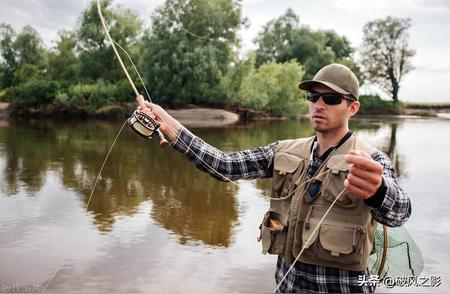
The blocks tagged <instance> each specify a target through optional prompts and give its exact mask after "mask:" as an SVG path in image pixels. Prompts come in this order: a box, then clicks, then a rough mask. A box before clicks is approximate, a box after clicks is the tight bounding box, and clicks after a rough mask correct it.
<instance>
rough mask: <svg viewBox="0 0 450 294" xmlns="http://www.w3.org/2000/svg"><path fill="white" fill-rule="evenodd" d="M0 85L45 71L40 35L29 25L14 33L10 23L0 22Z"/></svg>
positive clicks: (22, 79)
mask: <svg viewBox="0 0 450 294" xmlns="http://www.w3.org/2000/svg"><path fill="white" fill-rule="evenodd" d="M0 30H1V33H0V34H1V36H0V38H1V40H0V51H1V56H2V62H1V69H2V80H1V86H2V87H4V88H7V87H11V86H14V85H15V84H18V83H21V82H26V81H27V80H29V79H31V78H33V77H37V76H42V74H43V73H44V72H45V66H46V59H45V53H46V49H45V47H44V45H43V42H42V40H41V37H40V36H39V34H38V33H37V31H36V30H35V29H33V28H32V27H31V26H25V27H24V28H23V30H22V31H21V32H20V34H18V35H16V33H15V32H14V30H13V29H12V28H11V26H10V25H6V24H1V25H0Z"/></svg>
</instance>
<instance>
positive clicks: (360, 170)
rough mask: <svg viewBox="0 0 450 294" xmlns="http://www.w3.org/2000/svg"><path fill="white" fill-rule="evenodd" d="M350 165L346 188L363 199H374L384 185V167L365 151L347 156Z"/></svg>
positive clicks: (354, 152)
mask: <svg viewBox="0 0 450 294" xmlns="http://www.w3.org/2000/svg"><path fill="white" fill-rule="evenodd" d="M345 162H346V163H347V164H349V165H350V167H349V174H348V176H347V179H346V180H345V181H344V185H345V187H346V188H347V189H348V190H349V191H351V192H352V193H353V194H355V195H356V196H358V197H359V198H361V199H368V198H370V197H372V196H373V195H374V194H375V193H376V192H377V190H378V188H380V187H381V185H382V183H383V179H382V177H381V176H382V175H383V166H382V165H381V164H380V163H378V162H376V161H375V160H373V159H372V157H371V156H370V154H368V153H367V152H364V151H356V150H352V151H351V152H350V153H349V154H347V155H346V156H345Z"/></svg>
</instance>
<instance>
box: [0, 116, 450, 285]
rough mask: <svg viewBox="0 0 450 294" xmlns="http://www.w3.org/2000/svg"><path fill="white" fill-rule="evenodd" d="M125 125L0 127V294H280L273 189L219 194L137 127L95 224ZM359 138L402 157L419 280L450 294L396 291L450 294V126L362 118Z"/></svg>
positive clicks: (264, 125) (226, 189) (276, 131)
mask: <svg viewBox="0 0 450 294" xmlns="http://www.w3.org/2000/svg"><path fill="white" fill-rule="evenodd" d="M121 124H122V122H117V123H113V122H100V121H85V122H67V121H46V120H32V121H23V120H9V121H7V120H2V121H0V171H1V172H0V183H1V184H0V187H1V190H0V287H3V288H5V287H11V285H13V286H14V285H16V286H22V287H35V288H34V289H40V290H42V287H43V286H44V285H46V284H47V282H48V281H50V283H49V285H48V288H47V289H46V292H49V293H51V292H59V293H61V292H71V293H92V292H95V293H102V292H118V293H119V292H120V293H124V292H133V293H141V292H142V293H161V292H185V293H194V292H195V293H229V292H258V293H260V292H271V291H272V290H273V288H274V287H275V283H274V278H273V274H274V268H275V261H276V259H275V258H274V257H273V256H268V255H262V254H261V253H260V251H261V245H260V243H258V242H257V241H256V238H257V236H258V234H259V230H258V226H259V223H260V221H261V218H262V215H263V214H264V212H265V211H266V210H267V207H268V195H269V193H270V181H269V180H265V181H262V180H253V181H238V182H237V183H238V185H232V184H230V183H222V182H218V181H216V180H214V179H212V178H211V177H209V176H207V175H206V174H204V173H202V172H200V171H198V170H197V169H195V168H194V167H193V166H192V164H190V163H189V162H188V161H187V160H186V159H185V158H184V157H183V155H181V154H179V153H177V152H176V151H174V150H173V149H171V148H169V149H166V150H163V149H160V148H159V146H158V144H157V142H156V141H146V140H145V139H143V138H141V137H138V136H136V135H135V134H134V133H133V132H132V131H130V130H129V129H128V128H126V129H125V130H124V132H123V133H122V134H121V136H120V137H119V139H118V141H117V144H116V145H115V147H114V149H113V151H112V153H111V156H110V158H109V160H108V161H107V163H106V165H105V169H104V171H103V174H102V177H101V178H100V180H99V183H98V185H97V188H96V190H95V192H94V194H93V197H92V200H91V202H90V203H89V206H88V208H87V210H86V211H85V207H86V204H87V201H88V199H89V195H90V192H91V188H92V185H93V182H94V180H95V177H96V175H97V173H98V171H99V169H100V167H101V164H102V162H103V159H104V157H105V155H106V153H107V151H108V149H109V147H110V144H111V143H112V141H113V140H114V137H115V136H116V134H117V131H118V130H119V128H120V126H121ZM351 129H352V130H353V132H354V133H356V134H357V135H359V136H361V137H363V138H365V139H366V140H367V141H369V142H370V143H372V144H373V145H374V146H376V147H378V148H380V149H381V150H383V151H384V152H386V153H388V154H389V155H390V156H391V158H392V160H393V162H394V165H395V168H396V169H397V172H398V174H399V179H400V182H401V184H402V186H403V187H404V189H405V190H406V191H407V193H408V194H409V195H410V197H411V201H412V211H413V213H412V216H411V218H410V220H409V221H408V222H407V223H406V225H405V228H406V229H407V231H408V232H409V234H410V235H411V237H412V238H413V239H414V241H415V242H416V243H417V245H418V246H419V247H420V249H421V251H422V254H423V257H424V269H423V271H422V273H421V277H429V276H440V277H441V285H440V286H439V287H433V288H432V287H412V288H411V287H410V288H408V289H406V288H403V289H401V288H396V289H395V290H398V291H404V292H430V293H435V292H449V291H450V286H449V285H450V284H449V283H450V279H449V277H448V273H449V270H448V264H450V251H449V249H448V248H450V238H449V236H450V213H449V208H450V197H448V191H450V180H449V175H448V173H449V172H450V170H449V166H450V156H449V155H447V154H445V152H446V151H445V150H447V148H449V149H450V140H449V138H450V136H449V135H450V119H448V117H447V119H446V117H445V116H443V117H442V118H432V119H431V118H430V119H411V118H406V119H392V120H389V119H357V120H355V121H354V122H353V123H352V124H351ZM192 131H193V132H194V133H195V134H197V135H199V136H200V137H202V138H203V139H204V140H205V141H207V142H209V143H210V144H212V145H214V146H216V147H218V148H220V149H222V150H224V151H235V150H242V149H246V148H251V147H255V146H261V145H265V144H268V143H271V142H273V141H276V140H280V139H286V138H294V137H304V136H310V135H312V130H311V128H310V127H309V123H308V122H298V121H280V122H255V123H251V124H240V125H235V126H232V127H227V128H215V129H194V130H192ZM55 273H56V274H55ZM53 274H55V276H54V277H53V278H51V277H52V275H53ZM384 290H386V289H383V288H381V289H380V290H379V292H383V291H384ZM0 292H1V291H0Z"/></svg>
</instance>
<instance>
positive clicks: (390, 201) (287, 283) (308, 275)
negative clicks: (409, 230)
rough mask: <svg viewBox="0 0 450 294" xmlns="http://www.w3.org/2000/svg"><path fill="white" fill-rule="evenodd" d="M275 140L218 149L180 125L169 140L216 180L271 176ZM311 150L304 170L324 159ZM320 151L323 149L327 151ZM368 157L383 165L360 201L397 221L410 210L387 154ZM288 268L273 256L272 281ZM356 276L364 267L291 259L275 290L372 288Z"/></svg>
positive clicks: (381, 218) (378, 216) (384, 220)
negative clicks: (377, 183) (377, 182)
mask: <svg viewBox="0 0 450 294" xmlns="http://www.w3.org/2000/svg"><path fill="white" fill-rule="evenodd" d="M277 145H278V142H275V143H272V144H269V145H267V146H263V147H257V148H252V149H248V150H244V151H238V152H231V153H224V152H222V151H220V150H218V149H217V148H215V147H213V146H211V145H209V144H207V143H205V142H204V141H203V140H202V139H200V138H199V137H197V136H195V135H194V134H192V133H191V132H190V131H189V130H187V129H185V128H183V129H182V130H181V131H180V132H179V133H178V136H177V138H176V139H175V141H173V142H172V146H173V147H174V148H175V149H176V150H178V151H179V152H181V153H183V154H185V155H186V156H187V158H188V159H189V160H190V161H192V162H193V163H194V165H195V166H196V167H197V168H199V169H200V170H202V171H204V172H206V173H208V174H210V175H211V176H213V177H214V178H216V179H218V180H221V181H228V180H233V181H234V180H239V179H262V178H270V177H272V175H273V167H272V166H270V164H269V163H270V162H271V159H272V157H273V156H274V155H275V148H276V146H277ZM335 147H336V146H334V147H330V148H335ZM314 151H315V150H313V156H312V160H311V163H310V166H309V168H310V171H311V168H312V169H314V167H315V166H318V165H320V162H321V161H323V160H324V158H323V157H318V156H316V155H315V152H314ZM326 153H328V154H329V152H325V154H326ZM371 156H372V158H373V159H374V160H376V161H377V162H379V163H380V164H381V165H382V166H383V168H384V172H383V185H382V187H381V188H380V189H379V190H378V192H377V193H376V195H375V196H374V197H372V198H369V200H367V201H366V204H367V205H368V206H369V207H371V213H372V216H373V217H374V218H375V220H377V221H378V222H379V223H381V224H384V225H387V226H390V227H397V226H401V225H402V224H403V223H405V222H406V220H407V219H408V218H409V216H410V214H411V205H410V201H409V198H408V196H407V195H406V194H405V193H404V192H403V191H402V189H401V188H400V186H399V184H398V182H397V175H396V173H395V170H394V168H393V167H392V164H391V161H390V160H389V158H388V157H387V155H386V154H384V153H382V152H379V151H377V152H375V153H373V154H372V155H371ZM288 268H289V264H287V262H286V261H285V260H284V258H283V257H281V256H279V257H278V261H277V268H276V272H275V280H276V282H277V284H278V283H279V281H281V279H282V277H283V276H284V275H285V273H286V272H287V270H288ZM362 275H365V276H366V277H367V278H368V276H369V271H368V270H367V269H366V270H364V271H349V270H343V269H336V268H330V267H324V266H318V265H312V264H305V263H302V262H297V263H296V264H295V266H294V268H293V269H292V270H291V272H290V273H289V275H288V277H287V278H286V279H285V280H284V281H283V284H282V285H281V286H280V289H279V290H280V292H302V293H317V292H334V293H339V292H373V288H371V287H369V286H367V285H360V284H361V283H360V276H362Z"/></svg>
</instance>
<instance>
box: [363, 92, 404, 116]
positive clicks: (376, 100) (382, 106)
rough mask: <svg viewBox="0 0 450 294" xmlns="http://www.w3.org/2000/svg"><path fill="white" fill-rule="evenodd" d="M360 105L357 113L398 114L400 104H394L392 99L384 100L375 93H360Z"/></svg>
mask: <svg viewBox="0 0 450 294" xmlns="http://www.w3.org/2000/svg"><path fill="white" fill-rule="evenodd" d="M359 102H360V103H361V106H360V108H359V111H358V114H378V115H379V114H383V115H386V114H398V113H400V111H401V109H400V104H394V103H392V101H386V100H383V99H381V98H380V96H377V95H361V96H360V97H359Z"/></svg>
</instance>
